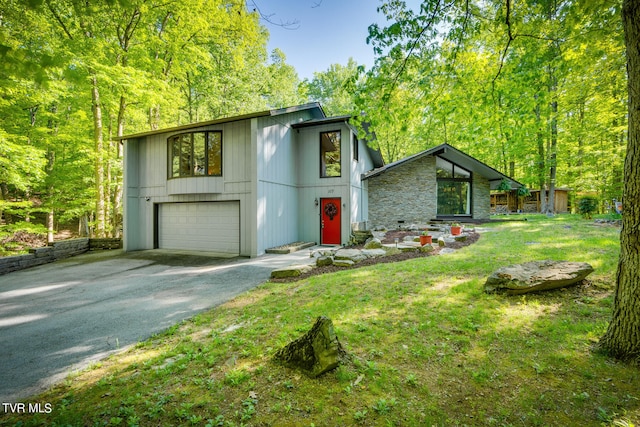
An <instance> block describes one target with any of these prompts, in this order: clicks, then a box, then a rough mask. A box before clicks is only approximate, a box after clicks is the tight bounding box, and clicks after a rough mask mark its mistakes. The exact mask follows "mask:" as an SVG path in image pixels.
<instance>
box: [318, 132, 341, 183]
mask: <svg viewBox="0 0 640 427" xmlns="http://www.w3.org/2000/svg"><path fill="white" fill-rule="evenodd" d="M341 138H342V136H341V133H340V131H339V130H336V131H331V132H322V133H320V178H330V177H338V176H340V175H341V172H340V140H341Z"/></svg>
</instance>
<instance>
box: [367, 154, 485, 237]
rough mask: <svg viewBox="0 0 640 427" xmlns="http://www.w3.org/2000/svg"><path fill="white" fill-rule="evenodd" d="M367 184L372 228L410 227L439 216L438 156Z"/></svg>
mask: <svg viewBox="0 0 640 427" xmlns="http://www.w3.org/2000/svg"><path fill="white" fill-rule="evenodd" d="M368 181H369V226H370V227H380V226H384V227H387V228H396V227H398V221H404V223H405V225H409V224H412V223H424V222H426V221H429V220H431V219H434V218H435V217H436V212H437V203H438V201H437V198H436V191H437V184H436V160H435V157H432V156H427V157H422V158H419V159H416V160H414V161H411V162H408V163H406V164H404V165H401V166H399V167H396V168H393V169H391V170H389V171H387V172H385V173H382V174H380V175H378V176H374V177H371V178H369V179H368ZM488 197H489V196H488V195H487V203H488V202H489V199H488Z"/></svg>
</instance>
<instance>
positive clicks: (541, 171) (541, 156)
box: [535, 94, 547, 213]
mask: <svg viewBox="0 0 640 427" xmlns="http://www.w3.org/2000/svg"><path fill="white" fill-rule="evenodd" d="M535 99H536V108H535V114H536V124H537V131H536V142H537V145H538V187H539V188H540V212H541V213H544V212H546V211H547V191H546V187H545V170H546V164H547V162H546V155H545V149H544V135H543V133H542V116H541V113H540V96H539V95H538V94H536V95H535Z"/></svg>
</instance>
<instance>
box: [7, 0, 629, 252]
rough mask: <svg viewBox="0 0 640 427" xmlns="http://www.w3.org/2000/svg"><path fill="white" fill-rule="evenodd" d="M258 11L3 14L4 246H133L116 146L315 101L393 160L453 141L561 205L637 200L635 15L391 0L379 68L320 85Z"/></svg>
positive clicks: (32, 10)
mask: <svg viewBox="0 0 640 427" xmlns="http://www.w3.org/2000/svg"><path fill="white" fill-rule="evenodd" d="M258 3H259V4H260V5H261V8H260V9H257V8H253V7H250V5H248V4H246V3H245V1H243V0H182V1H179V2H174V1H157V0H107V1H101V2H87V1H82V0H29V1H26V2H24V1H15V0H0V58H1V61H0V93H1V95H2V96H1V97H0V189H1V192H0V212H1V214H2V215H1V217H2V222H1V223H0V234H1V235H0V238H4V237H6V236H7V235H10V234H14V233H16V232H19V231H29V232H35V233H41V234H47V233H48V240H49V241H51V240H52V239H53V236H54V234H55V233H56V232H58V231H59V230H60V229H63V228H67V229H68V228H71V230H72V231H73V232H74V233H77V234H80V235H91V236H97V237H103V236H114V237H118V236H119V235H120V234H121V232H122V200H121V199H122V164H121V162H122V145H121V144H120V143H119V142H116V140H115V139H114V137H117V136H122V135H126V134H131V133H135V132H141V131H146V130H154V129H159V128H164V127H169V126H175V125H180V124H186V123H192V122H197V121H203V120H209V119H215V118H220V117H227V116H234V115H239V114H244V113H251V112H256V111H262V110H266V109H270V108H278V107H284V106H291V105H297V104H301V103H305V102H310V101H319V102H321V104H322V105H323V107H324V108H325V111H326V112H327V114H328V115H337V114H352V115H353V116H354V118H355V121H356V122H359V121H366V122H368V123H370V124H371V127H370V129H371V130H372V131H373V132H375V135H376V139H375V140H374V141H373V142H372V144H374V145H375V148H379V149H380V151H381V152H382V154H383V157H384V159H385V161H386V162H387V163H389V162H392V161H395V160H398V159H400V158H403V157H405V156H407V155H410V154H413V153H417V152H419V151H421V150H425V149H427V148H430V147H433V146H436V145H438V144H441V143H445V142H446V143H449V144H451V145H453V146H455V147H456V148H458V149H460V150H463V151H465V152H467V153H468V154H470V155H472V156H474V157H476V158H478V159H480V160H481V161H483V162H485V163H487V164H489V165H490V166H492V167H493V168H495V169H497V170H499V171H500V172H503V173H505V174H506V175H509V176H511V177H513V178H514V179H516V180H518V181H519V182H522V183H524V184H526V185H527V187H528V188H530V189H543V190H544V192H543V194H548V193H551V194H552V193H553V191H554V190H555V188H560V187H562V188H570V189H571V190H572V194H573V195H574V197H579V196H583V195H589V196H592V197H595V198H596V199H597V200H598V202H599V209H600V210H601V211H605V210H606V209H607V206H608V205H609V203H611V201H612V200H613V199H617V200H621V199H622V192H623V169H624V168H623V166H624V158H625V151H626V143H627V126H628V122H627V99H628V92H627V74H626V56H625V43H624V31H623V27H622V19H621V9H622V2H621V1H615V0H611V1H610V0H594V1H587V0H506V1H505V0H467V1H456V0H451V1H438V0H431V1H424V2H423V3H422V5H421V7H420V9H419V10H412V9H410V8H409V7H408V6H407V5H406V3H405V2H403V1H401V0H385V1H381V2H380V5H379V9H378V10H379V13H380V14H381V15H382V16H384V18H386V20H387V22H388V23H389V25H387V26H380V25H375V24H372V25H371V26H370V27H369V37H368V39H367V43H368V45H369V48H371V49H373V50H374V52H375V54H376V61H375V64H374V65H373V66H372V67H371V68H366V67H364V66H362V65H359V64H357V63H356V62H355V61H353V60H350V61H349V62H348V63H347V64H333V65H331V66H330V67H329V68H328V69H327V70H326V71H324V72H317V73H315V74H314V77H313V78H312V79H305V80H303V81H301V80H300V78H299V77H298V75H297V73H296V70H295V69H294V68H293V67H292V66H291V65H289V64H287V62H286V57H285V55H284V54H283V52H282V51H280V50H278V49H276V50H274V51H272V52H268V51H267V42H268V39H269V26H270V25H274V24H273V23H270V22H269V21H268V15H266V14H267V13H268V3H267V2H264V4H262V3H260V2H258ZM320 7H323V5H322V4H320ZM263 13H264V14H265V15H263ZM549 200H551V201H552V200H553V197H549ZM543 211H545V212H549V213H553V211H554V206H553V203H549V204H548V205H545V206H543Z"/></svg>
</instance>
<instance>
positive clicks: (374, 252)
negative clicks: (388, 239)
mask: <svg viewBox="0 0 640 427" xmlns="http://www.w3.org/2000/svg"><path fill="white" fill-rule="evenodd" d="M386 254H387V251H385V250H384V249H363V250H362V255H364V256H366V257H367V258H376V257H379V256H385V255H386Z"/></svg>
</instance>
